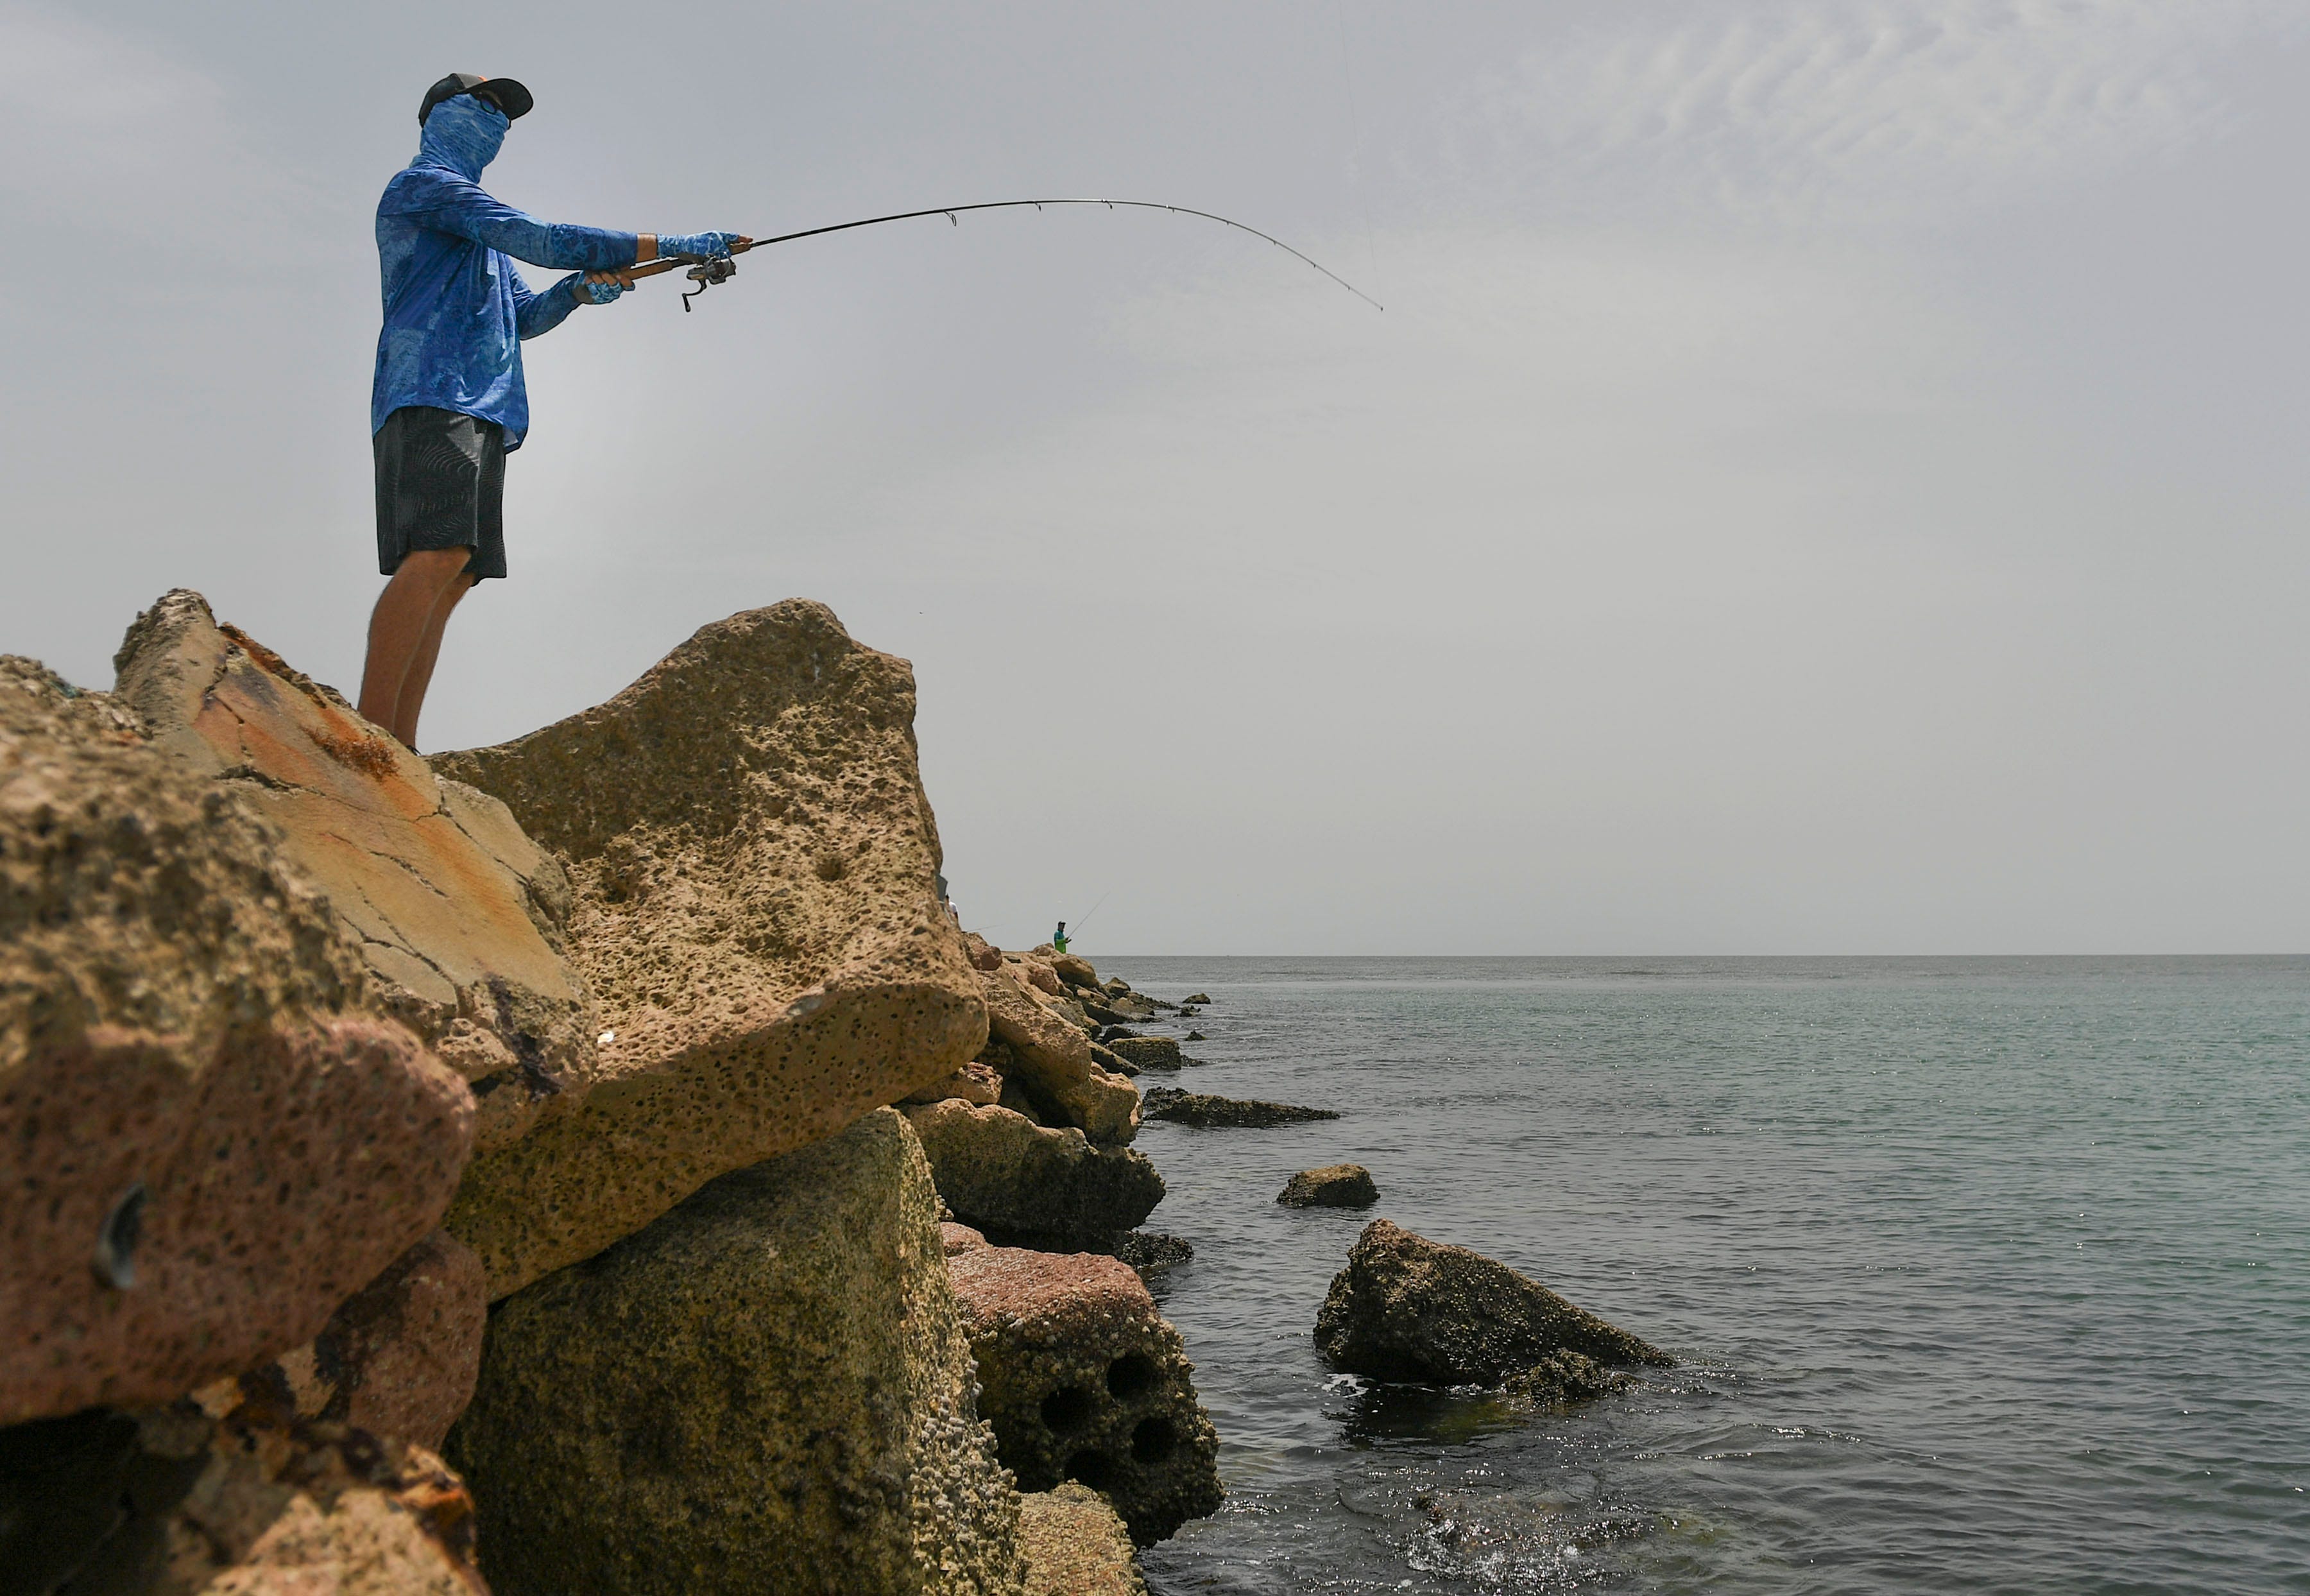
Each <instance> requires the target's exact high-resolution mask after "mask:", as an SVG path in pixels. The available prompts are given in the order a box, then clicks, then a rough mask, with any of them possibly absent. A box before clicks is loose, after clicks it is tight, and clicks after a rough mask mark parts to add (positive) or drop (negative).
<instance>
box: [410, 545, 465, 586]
mask: <svg viewBox="0 0 2310 1596" xmlns="http://www.w3.org/2000/svg"><path fill="white" fill-rule="evenodd" d="M471 559H473V550H471V549H469V548H466V547H465V546H464V545H462V544H461V545H459V546H457V547H456V548H450V549H413V550H412V551H410V552H409V553H407V554H404V555H403V556H402V558H401V568H400V569H399V570H397V571H395V572H394V573H393V579H394V580H395V581H396V582H400V581H403V580H404V579H405V580H406V581H408V582H409V583H410V584H411V585H417V586H424V587H429V588H431V589H432V590H433V591H434V592H436V593H439V592H442V591H444V590H446V589H447V588H448V587H449V586H450V585H452V584H454V583H464V584H468V585H470V584H471V582H472V581H473V578H472V577H469V576H467V575H466V574H465V566H466V563H467V562H468V561H470V560H471Z"/></svg>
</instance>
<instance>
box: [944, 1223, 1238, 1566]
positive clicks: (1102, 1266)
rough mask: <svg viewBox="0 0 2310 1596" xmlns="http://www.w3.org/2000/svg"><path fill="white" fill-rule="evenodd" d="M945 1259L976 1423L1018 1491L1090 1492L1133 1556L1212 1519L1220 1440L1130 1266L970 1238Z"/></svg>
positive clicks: (1171, 1335)
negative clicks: (987, 1428) (1125, 1534)
mask: <svg viewBox="0 0 2310 1596" xmlns="http://www.w3.org/2000/svg"><path fill="white" fill-rule="evenodd" d="M950 1235H952V1233H950ZM950 1245H952V1246H953V1248H954V1250H953V1252H952V1253H951V1255H950V1256H949V1259H948V1265H949V1268H950V1269H951V1271H952V1275H953V1279H954V1289H955V1295H956V1297H958V1298H959V1299H960V1303H961V1306H962V1314H963V1322H964V1323H965V1324H966V1325H967V1326H968V1330H969V1334H970V1348H971V1353H972V1356H973V1357H976V1358H977V1361H978V1374H979V1378H980V1380H981V1381H982V1382H983V1383H984V1385H985V1389H984V1391H983V1392H982V1393H981V1395H980V1398H979V1407H980V1410H981V1411H982V1412H984V1413H985V1414H986V1417H987V1419H988V1421H989V1422H990V1423H991V1424H992V1425H993V1426H994V1437H995V1444H996V1446H997V1449H998V1455H999V1456H1000V1457H1001V1458H1002V1460H1003V1466H1004V1467H1006V1468H1008V1469H1010V1470H1012V1472H1013V1473H1014V1474H1016V1475H1017V1476H1018V1477H1019V1483H1020V1486H1021V1487H1023V1488H1027V1489H1029V1490H1046V1489H1049V1488H1053V1487H1055V1486H1057V1485H1059V1484H1060V1483H1061V1482H1062V1481H1064V1480H1070V1479H1071V1480H1074V1481H1076V1482H1078V1483H1080V1484H1082V1485H1086V1486H1089V1487H1090V1488H1093V1489H1095V1490H1098V1491H1099V1492H1100V1493H1102V1494H1103V1495H1105V1496H1107V1498H1108V1499H1109V1500H1110V1501H1112V1502H1113V1503H1114V1505H1115V1508H1116V1512H1117V1513H1119V1514H1122V1516H1123V1520H1124V1522H1125V1523H1126V1524H1127V1525H1129V1526H1130V1530H1131V1533H1132V1535H1133V1538H1134V1539H1136V1540H1138V1541H1139V1542H1140V1543H1141V1544H1142V1545H1143V1544H1146V1543H1147V1542H1150V1541H1153V1540H1161V1539H1162V1538H1163V1537H1165V1536H1167V1535H1169V1534H1170V1533H1172V1532H1173V1531H1176V1530H1177V1528H1178V1527H1179V1526H1180V1524H1182V1523H1184V1522H1185V1521H1186V1520H1188V1519H1190V1518H1196V1517H1200V1516H1202V1515H1203V1514H1207V1513H1209V1512H1211V1510H1212V1509H1213V1508H1214V1507H1217V1506H1218V1505H1219V1503H1220V1496H1221V1491H1220V1479H1219V1464H1218V1454H1219V1440H1218V1437H1217V1436H1216V1435H1215V1434H1214V1433H1213V1432H1212V1429H1211V1418H1210V1417H1209V1416H1208V1415H1207V1414H1206V1413H1205V1412H1204V1411H1203V1404H1202V1403H1201V1402H1200V1401H1197V1400H1196V1397H1195V1388H1194V1367H1193V1366H1192V1365H1190V1364H1189V1363H1188V1361H1187V1357H1186V1349H1185V1347H1184V1346H1183V1345H1182V1344H1181V1342H1180V1340H1179V1332H1178V1331H1176V1330H1174V1329H1172V1328H1171V1326H1170V1324H1169V1323H1168V1322H1167V1321H1166V1320H1165V1319H1164V1318H1163V1316H1162V1314H1160V1313H1159V1311H1158V1310H1157V1308H1156V1306H1155V1302H1154V1299H1153V1298H1152V1297H1149V1296H1148V1294H1147V1288H1146V1287H1145V1286H1144V1285H1142V1284H1141V1283H1140V1279H1139V1276H1138V1274H1137V1273H1136V1272H1135V1271H1133V1270H1132V1269H1131V1268H1130V1266H1128V1265H1127V1264H1125V1263H1122V1262H1118V1261H1117V1260H1116V1259H1113V1258H1105V1257H1099V1256H1097V1255H1094V1254H1090V1253H1078V1254H1075V1255H1073V1256H1071V1257H1070V1256H1062V1255H1058V1254H1054V1253H1038V1252H1030V1251H1028V1250H1026V1249H1023V1248H1015V1247H998V1246H992V1245H987V1244H986V1242H984V1241H983V1240H977V1239H975V1238H973V1237H971V1236H968V1233H965V1234H964V1235H962V1236H953V1237H952V1239H951V1243H950Z"/></svg>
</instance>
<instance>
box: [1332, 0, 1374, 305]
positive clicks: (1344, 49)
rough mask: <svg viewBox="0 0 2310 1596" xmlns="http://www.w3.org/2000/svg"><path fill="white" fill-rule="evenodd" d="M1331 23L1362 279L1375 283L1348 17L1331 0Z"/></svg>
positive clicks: (1344, 9) (1369, 211)
mask: <svg viewBox="0 0 2310 1596" xmlns="http://www.w3.org/2000/svg"><path fill="white" fill-rule="evenodd" d="M1332 21H1333V22H1335V23H1337V24H1338V26H1339V30H1340V79H1341V81H1342V82H1343V83H1345V84H1346V85H1347V91H1348V93H1347V100H1348V171H1349V174H1350V176H1351V177H1352V178H1354V179H1355V188H1356V209H1357V210H1358V211H1359V212H1360V213H1362V215H1363V219H1364V275H1365V277H1366V279H1367V280H1368V281H1369V282H1373V283H1377V282H1379V259H1378V257H1377V256H1375V255H1374V254H1373V253H1372V223H1371V196H1370V195H1368V194H1367V193H1365V192H1364V158H1363V149H1364V129H1363V122H1362V119H1361V118H1359V117H1358V116H1357V115H1356V69H1355V66H1354V65H1353V63H1352V62H1351V61H1350V58H1349V55H1348V13H1347V10H1346V8H1345V7H1344V5H1343V4H1342V3H1341V0H1333V4H1332Z"/></svg>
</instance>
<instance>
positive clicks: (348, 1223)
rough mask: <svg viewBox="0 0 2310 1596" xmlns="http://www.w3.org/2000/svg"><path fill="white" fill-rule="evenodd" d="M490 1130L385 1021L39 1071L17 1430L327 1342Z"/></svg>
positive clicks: (14, 1175) (3, 1273)
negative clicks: (332, 1325) (481, 1128)
mask: <svg viewBox="0 0 2310 1596" xmlns="http://www.w3.org/2000/svg"><path fill="white" fill-rule="evenodd" d="M472 1144H473V1098H472V1097H471V1096H470V1094H468V1093H467V1092H466V1090H465V1084H464V1082H462V1081H460V1080H458V1079H457V1078H456V1075H455V1074H453V1073H452V1072H451V1071H448V1070H447V1069H446V1068H445V1067H443V1066H442V1065H441V1064H440V1063H438V1062H436V1061H435V1060H434V1059H432V1058H431V1057H430V1055H429V1054H427V1053H426V1052H425V1050H424V1049H423V1048H421V1047H420V1046H419V1045H418V1043H417V1039H416V1038H415V1037H412V1036H411V1035H410V1034H409V1032H408V1030H407V1029H406V1028H404V1027H402V1026H400V1025H397V1024H395V1023H393V1022H392V1021H389V1020H376V1019H335V1020H331V1021H327V1022H325V1023H317V1024H307V1025H283V1026H280V1027H276V1028H271V1029H267V1030H263V1031H257V1032H255V1033H252V1034H247V1035H244V1036H240V1037H234V1038H233V1039H231V1040H230V1041H229V1042H226V1043H223V1044H221V1045H219V1046H218V1047H217V1049H216V1050H215V1051H214V1052H213V1053H212V1054H210V1055H209V1056H208V1057H206V1058H202V1057H200V1056H198V1055H192V1056H187V1054H186V1053H185V1051H184V1050H183V1048H182V1046H181V1045H180V1044H178V1043H177V1042H175V1041H174V1040H173V1039H170V1038H165V1037H154V1036H152V1035H150V1034H148V1033H142V1032H135V1031H127V1030H121V1029H117V1028H105V1027H100V1028H97V1029H95V1030H93V1031H91V1032H90V1033H88V1035H87V1036H86V1037H83V1040H82V1041H81V1043H80V1044H79V1045H77V1046H71V1047H63V1048H53V1049H42V1050H40V1051H39V1052H38V1053H36V1054H34V1055H33V1056H32V1057H31V1058H30V1059H29V1060H27V1061H26V1062H25V1063H24V1064H23V1065H22V1066H21V1067H20V1068H18V1069H16V1070H14V1071H11V1072H9V1074H8V1076H7V1078H6V1080H5V1082H4V1084H0V1158H4V1160H5V1168H6V1174H7V1176H8V1180H7V1187H6V1201H5V1203H4V1207H0V1255H4V1262H0V1324H5V1325H7V1326H8V1327H9V1333H8V1334H7V1335H6V1336H4V1337H0V1420H4V1421H6V1422H11V1423H13V1422H14V1421H16V1420H18V1419H22V1418H33V1417H36V1416H39V1415H41V1414H49V1413H67V1412H71V1411H73V1410H75V1409H79V1408H85V1407H90V1406H94V1405H97V1404H104V1405H108V1406H113V1407H141V1406H144V1405H148V1404H151V1403H155V1402H162V1401H169V1400H171V1399H173V1398H175V1397H177V1396H179V1395H181V1394H182V1393H184V1392H187V1391H190V1390H192V1389H194V1388H195V1387H196V1386H200V1385H203V1384H205V1383H209V1382H210V1381H213V1380H214V1379H216V1378H217V1377H218V1376H219V1375H224V1374H227V1373H229V1372H231V1371H237V1370H240V1369H246V1368H247V1367H249V1366H251V1365H253V1364H256V1363H258V1362H260V1361H262V1360H264V1359H265V1358H268V1357H272V1356H273V1355H274V1353H276V1352H278V1351H280V1350H281V1349H283V1348H288V1347H294V1346H296V1345H297V1344H298V1343H299V1342H300V1341H306V1340H311V1339H312V1338H313V1336H314V1335H315V1334H317V1332H318V1331H320V1330H321V1328H322V1327H323V1326H324V1325H325V1324H326V1323H327V1322H328V1320H329V1317H330V1315H331V1314H332V1313H333V1312H334V1310H335V1308H336V1307H337V1305H338V1304H340V1303H342V1302H343V1301H344V1299H345V1298H346V1297H350V1296H352V1294H353V1293H354V1292H356V1291H358V1290H360V1288H361V1286H362V1285H363V1283H364V1282H366V1281H367V1280H369V1279H372V1278H373V1277H374V1276H375V1275H376V1274H377V1273H378V1271H380V1270H381V1269H383V1268H384V1267H385V1266H386V1264H388V1263H390V1262H392V1261H393V1259H394V1258H395V1256H396V1255H397V1254H399V1253H401V1252H403V1251H404V1249H406V1248H407V1247H408V1245H410V1243H411V1242H412V1240H413V1239H414V1238H416V1237H417V1236H422V1235H423V1234H424V1233H425V1232H426V1231H428V1230H430V1229H431V1228H432V1227H434V1226H436V1225H438V1224H439V1223H440V1220H441V1216H442V1215H443V1214H444V1213H446V1212H447V1210H448V1206H449V1200H450V1198H451V1196H452V1195H453V1194H454V1193H455V1192H456V1183H457V1172H458V1170H459V1169H460V1168H461V1167H463V1166H464V1164H465V1156H466V1153H467V1151H468V1150H469V1149H470V1148H471V1146H472Z"/></svg>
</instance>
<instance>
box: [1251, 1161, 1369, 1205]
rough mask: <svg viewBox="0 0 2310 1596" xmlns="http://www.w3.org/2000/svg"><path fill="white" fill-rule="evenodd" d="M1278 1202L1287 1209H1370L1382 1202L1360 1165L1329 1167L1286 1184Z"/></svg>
mask: <svg viewBox="0 0 2310 1596" xmlns="http://www.w3.org/2000/svg"><path fill="white" fill-rule="evenodd" d="M1275 1201H1278V1202H1280V1203H1281V1204H1282V1205H1283V1206H1284V1207H1286V1208H1369V1207H1370V1206H1371V1205H1372V1204H1373V1203H1375V1202H1377V1201H1379V1187H1378V1186H1377V1185H1376V1184H1374V1183H1373V1181H1372V1177H1371V1171H1370V1170H1368V1169H1367V1168H1365V1167H1363V1166H1362V1165H1361V1164H1326V1165H1324V1167H1322V1168H1321V1169H1302V1170H1301V1171H1300V1172H1299V1173H1298V1174H1297V1175H1293V1176H1292V1177H1291V1178H1290V1180H1288V1181H1286V1182H1284V1183H1283V1190H1282V1191H1281V1192H1280V1193H1277V1195H1276V1198H1275Z"/></svg>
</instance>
